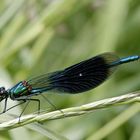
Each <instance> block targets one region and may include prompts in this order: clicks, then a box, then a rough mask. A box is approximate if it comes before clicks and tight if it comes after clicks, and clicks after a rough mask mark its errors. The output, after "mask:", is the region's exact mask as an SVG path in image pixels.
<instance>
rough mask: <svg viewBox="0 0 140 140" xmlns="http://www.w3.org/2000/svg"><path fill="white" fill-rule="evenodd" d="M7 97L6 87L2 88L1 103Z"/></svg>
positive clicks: (0, 92) (0, 91) (0, 90)
mask: <svg viewBox="0 0 140 140" xmlns="http://www.w3.org/2000/svg"><path fill="white" fill-rule="evenodd" d="M6 97H7V91H6V90H5V88H4V87H0V102H1V101H2V100H3V99H5V98H6Z"/></svg>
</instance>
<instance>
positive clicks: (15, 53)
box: [0, 0, 140, 140]
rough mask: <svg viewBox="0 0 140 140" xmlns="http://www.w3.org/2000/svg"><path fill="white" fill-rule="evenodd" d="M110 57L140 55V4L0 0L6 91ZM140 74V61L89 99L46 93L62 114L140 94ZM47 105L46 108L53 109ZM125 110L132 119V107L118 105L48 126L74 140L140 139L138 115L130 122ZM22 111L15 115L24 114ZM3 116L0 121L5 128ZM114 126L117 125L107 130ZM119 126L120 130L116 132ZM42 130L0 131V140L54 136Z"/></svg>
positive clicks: (0, 74) (127, 0)
mask: <svg viewBox="0 0 140 140" xmlns="http://www.w3.org/2000/svg"><path fill="white" fill-rule="evenodd" d="M107 51H111V52H115V53H116V54H117V55H119V56H120V57H123V56H128V55H134V54H138V55H140V1H139V0H29V1H28V0H1V4H0V86H6V87H11V86H12V85H14V84H15V83H16V82H18V81H20V80H23V79H27V78H30V77H33V76H37V75H40V74H44V73H47V72H50V71H55V70H60V69H63V68H65V67H67V66H70V65H72V64H74V63H77V62H79V61H81V60H84V59H87V58H90V57H92V56H94V55H97V54H100V53H103V52H107ZM139 70H140V62H134V63H130V64H125V65H123V66H120V67H119V68H118V71H117V72H116V73H115V74H114V75H113V76H112V77H111V78H110V79H109V80H108V81H107V82H106V83H104V84H103V85H101V86H100V87H98V88H96V89H94V90H91V91H89V92H86V93H84V94H78V95H65V94H54V93H50V94H49V93H46V94H45V95H46V97H48V99H50V100H51V101H52V102H53V104H55V106H56V107H57V108H58V109H61V108H66V107H71V106H76V105H82V104H84V103H88V102H91V101H95V100H99V99H103V98H105V97H112V96H117V95H119V94H125V93H128V92H131V91H136V90H139V89H140V73H139ZM45 102H46V101H44V100H43V102H42V104H41V105H42V106H43V107H44V108H45V109H48V108H50V105H48V103H47V102H46V104H45ZM12 103H13V102H10V101H9V104H10V105H12ZM33 107H34V105H31V106H30V109H31V108H33ZM34 108H35V107H34ZM44 108H43V109H44ZM51 108H52V109H53V107H51ZM126 110H128V111H129V112H130V113H129V114H127V117H128V116H129V115H130V116H131V114H133V109H132V108H131V107H130V108H129V107H128V105H127V106H122V107H113V108H109V109H106V110H100V111H96V112H94V113H91V114H87V115H84V116H80V117H75V118H69V119H62V120H54V121H50V122H46V123H44V124H43V127H44V128H43V129H44V130H45V127H46V128H49V129H50V130H51V131H54V133H59V134H60V135H61V136H64V137H67V138H68V139H71V140H85V139H88V140H94V139H95V136H96V139H100V138H104V139H105V140H112V139H113V140H139V138H140V133H139V131H140V120H139V115H140V114H134V115H133V116H131V117H128V118H129V119H127V117H126V119H125V115H126V114H125V115H123V113H124V111H126ZM16 111H17V112H14V111H13V112H14V114H16V115H17V116H18V115H19V114H20V113H19V112H18V110H16ZM30 113H31V112H30ZM5 116H6V114H3V115H1V116H0V122H2V120H3V119H5ZM118 116H119V121H118V120H117V119H116V118H118ZM120 116H121V117H120ZM111 121H113V123H112V126H111V127H107V126H109V125H108V124H109V123H110V122H111ZM118 122H119V123H120V125H118V126H117V127H115V126H116V125H117V124H118ZM104 126H106V127H105V128H104V129H103V130H104V131H101V128H103V127H104ZM29 128H30V129H29ZM40 129H41V130H40ZM40 131H42V128H37V129H35V130H34V129H33V128H32V129H31V127H27V128H26V127H24V128H18V129H14V130H11V131H7V132H0V139H2V140H9V139H10V140H16V139H17V140H19V139H21V140H22V139H26V140H30V139H34V140H46V139H48V138H47V137H49V134H48V136H47V133H45V131H44V134H43V131H42V133H40ZM59 139H60V138H59Z"/></svg>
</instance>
